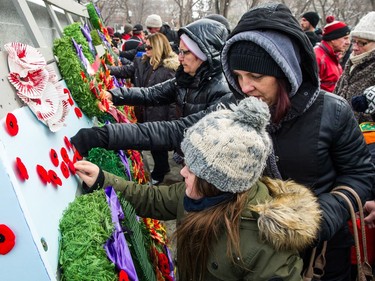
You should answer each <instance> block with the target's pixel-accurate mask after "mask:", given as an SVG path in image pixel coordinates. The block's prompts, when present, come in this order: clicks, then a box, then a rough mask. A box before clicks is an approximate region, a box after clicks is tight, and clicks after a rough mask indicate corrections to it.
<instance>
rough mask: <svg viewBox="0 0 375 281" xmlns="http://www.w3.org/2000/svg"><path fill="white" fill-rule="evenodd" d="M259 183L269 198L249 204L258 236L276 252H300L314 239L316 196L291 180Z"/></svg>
mask: <svg viewBox="0 0 375 281" xmlns="http://www.w3.org/2000/svg"><path fill="white" fill-rule="evenodd" d="M262 181H263V180H262ZM273 181H275V180H273ZM263 182H264V183H265V184H266V185H267V187H268V189H269V192H270V194H271V196H272V199H271V200H267V201H266V202H263V203H260V204H257V205H251V206H249V208H250V210H251V211H255V212H256V213H258V215H259V218H258V227H259V234H260V238H261V239H262V240H263V241H264V242H266V243H267V244H270V245H272V246H273V248H274V249H275V250H277V251H279V250H297V251H301V250H303V249H305V248H306V247H307V246H311V244H312V243H313V242H314V241H315V240H316V238H317V234H318V231H319V225H320V221H321V216H322V215H321V210H320V207H319V204H318V201H317V197H316V196H315V195H314V194H313V193H312V191H310V190H309V189H308V188H306V187H304V186H302V185H299V184H297V183H295V182H293V181H287V182H282V181H279V180H277V181H276V182H268V180H267V179H266V180H264V181H263Z"/></svg>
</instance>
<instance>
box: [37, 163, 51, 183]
mask: <svg viewBox="0 0 375 281" xmlns="http://www.w3.org/2000/svg"><path fill="white" fill-rule="evenodd" d="M36 172H37V173H38V175H39V178H40V180H41V181H42V182H43V183H44V184H47V183H50V182H51V180H50V178H49V176H48V172H47V170H46V169H45V168H44V167H43V166H41V165H36Z"/></svg>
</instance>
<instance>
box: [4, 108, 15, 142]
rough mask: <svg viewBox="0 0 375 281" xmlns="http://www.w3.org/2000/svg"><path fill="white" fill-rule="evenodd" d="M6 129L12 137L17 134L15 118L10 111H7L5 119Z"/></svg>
mask: <svg viewBox="0 0 375 281" xmlns="http://www.w3.org/2000/svg"><path fill="white" fill-rule="evenodd" d="M5 123H6V129H7V131H8V133H9V135H11V136H12V137H13V136H15V135H17V134H18V123H17V118H16V116H14V115H13V114H12V113H8V114H7V117H6V120H5Z"/></svg>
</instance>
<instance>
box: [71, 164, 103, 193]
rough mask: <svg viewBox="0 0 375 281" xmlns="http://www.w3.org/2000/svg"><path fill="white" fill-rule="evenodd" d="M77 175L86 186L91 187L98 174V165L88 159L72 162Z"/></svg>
mask: <svg viewBox="0 0 375 281" xmlns="http://www.w3.org/2000/svg"><path fill="white" fill-rule="evenodd" d="M74 168H75V169H76V173H77V175H78V176H79V177H80V178H81V180H83V181H84V183H85V184H86V185H87V186H88V187H92V186H93V184H94V183H95V182H96V179H97V178H98V175H99V171H100V169H99V167H98V166H97V165H95V164H93V163H91V162H89V161H86V160H81V161H77V162H76V163H74Z"/></svg>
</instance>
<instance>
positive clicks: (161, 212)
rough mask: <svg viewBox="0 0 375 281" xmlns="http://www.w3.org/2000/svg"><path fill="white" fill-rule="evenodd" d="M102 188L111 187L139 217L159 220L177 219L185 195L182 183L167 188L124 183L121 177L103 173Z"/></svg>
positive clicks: (130, 182) (129, 182)
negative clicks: (119, 193)
mask: <svg viewBox="0 0 375 281" xmlns="http://www.w3.org/2000/svg"><path fill="white" fill-rule="evenodd" d="M104 177H105V180H104V184H103V187H106V186H112V187H113V188H114V189H115V190H116V191H119V192H121V196H123V197H124V198H125V199H126V200H127V201H128V202H129V203H130V204H131V205H132V206H133V207H134V209H135V211H136V213H137V215H138V216H140V217H144V218H154V219H159V220H174V219H176V218H177V215H178V212H179V209H180V206H183V205H182V202H183V201H182V200H183V197H184V194H185V186H184V183H176V184H172V185H169V186H150V185H148V184H144V185H141V184H136V183H134V182H132V181H126V180H125V179H123V178H121V177H117V176H115V175H113V174H110V173H107V172H104Z"/></svg>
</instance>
